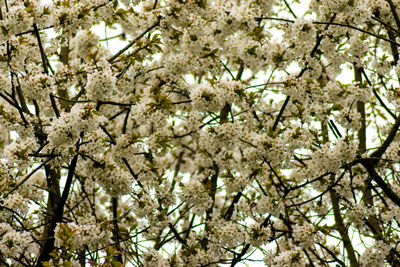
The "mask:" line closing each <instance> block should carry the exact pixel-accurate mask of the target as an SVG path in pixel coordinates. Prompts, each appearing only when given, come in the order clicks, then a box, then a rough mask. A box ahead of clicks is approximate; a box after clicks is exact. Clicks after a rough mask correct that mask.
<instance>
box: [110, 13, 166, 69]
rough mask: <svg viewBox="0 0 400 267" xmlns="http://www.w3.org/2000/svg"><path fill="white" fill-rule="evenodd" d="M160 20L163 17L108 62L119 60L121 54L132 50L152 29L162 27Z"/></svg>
mask: <svg viewBox="0 0 400 267" xmlns="http://www.w3.org/2000/svg"><path fill="white" fill-rule="evenodd" d="M160 20H161V17H159V18H158V20H157V22H156V23H154V24H153V25H151V26H150V27H149V28H147V29H146V30H145V31H144V32H142V33H141V34H140V35H139V36H137V37H136V38H135V39H133V41H131V42H130V43H129V44H127V45H126V46H125V47H124V48H122V49H121V50H120V51H118V52H117V53H116V54H115V55H113V56H112V57H111V58H109V59H108V62H110V63H113V62H114V60H115V59H116V58H118V57H119V56H120V55H121V54H123V53H124V52H125V51H126V50H128V49H129V48H131V46H133V45H134V44H136V42H137V41H138V40H139V39H140V38H142V37H143V36H145V35H146V33H148V32H150V31H151V30H152V29H154V28H155V27H157V26H158V25H160Z"/></svg>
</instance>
